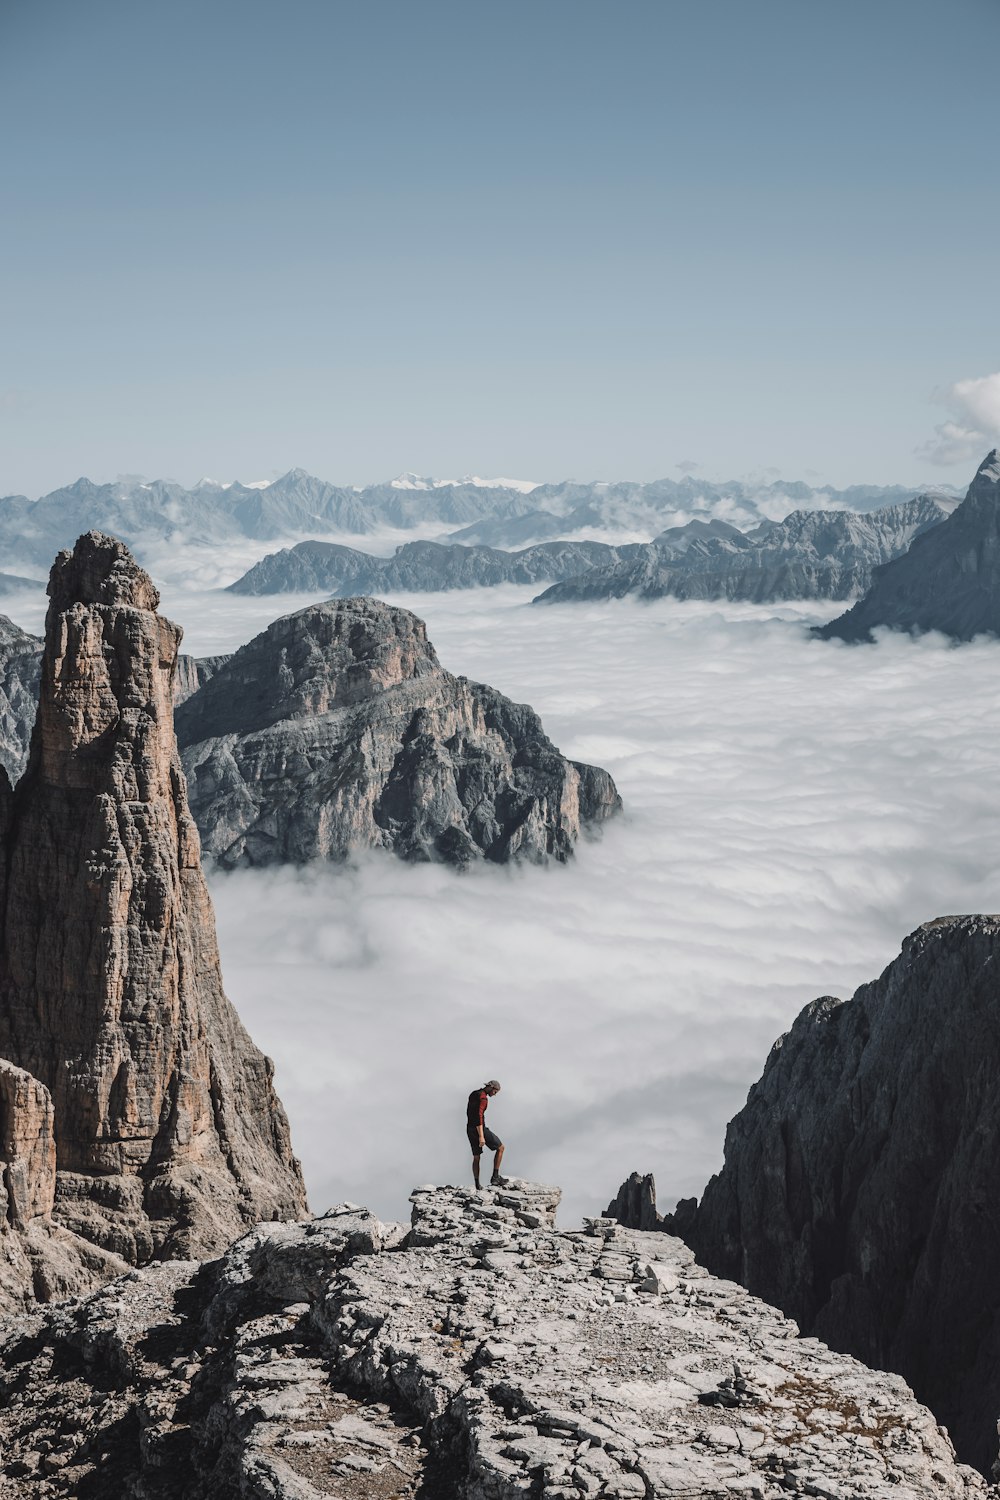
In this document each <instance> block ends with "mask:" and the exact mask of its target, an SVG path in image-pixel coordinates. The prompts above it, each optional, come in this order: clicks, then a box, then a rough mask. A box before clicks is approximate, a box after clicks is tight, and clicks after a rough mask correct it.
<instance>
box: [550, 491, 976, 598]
mask: <svg viewBox="0 0 1000 1500" xmlns="http://www.w3.org/2000/svg"><path fill="white" fill-rule="evenodd" d="M951 506H952V502H951V500H950V499H949V498H947V497H944V496H935V495H918V496H916V497H915V498H914V499H912V500H908V501H907V502H906V503H905V504H903V505H893V506H887V507H885V508H884V509H882V510H876V511H873V512H872V513H871V514H869V515H859V514H857V513H856V512H853V511H802V510H798V511H793V512H792V514H791V515H789V516H786V518H785V519H784V520H783V521H781V522H777V523H775V522H766V523H764V524H762V525H761V526H759V527H758V528H757V529H756V530H755V531H751V532H749V533H744V532H741V531H737V530H736V528H735V527H733V526H728V525H726V524H725V523H723V522H721V521H718V520H716V521H714V522H712V523H711V524H707V523H705V522H701V521H694V522H691V523H689V524H688V525H687V526H683V527H675V528H672V529H671V530H668V531H664V532H661V533H660V535H659V536H657V537H656V538H655V539H654V541H653V542H652V543H650V545H649V546H648V547H643V548H640V549H637V551H636V552H635V554H634V555H633V556H632V557H631V558H629V559H627V560H625V561H624V562H620V563H615V564H613V565H611V566H609V567H594V568H591V570H590V571H589V572H588V573H585V574H583V575H582V576H581V577H579V578H575V579H571V580H569V581H568V582H565V583H558V584H554V585H553V586H552V587H551V588H549V589H546V591H545V592H544V593H543V594H540V595H539V597H538V599H537V600H536V601H535V602H536V603H541V604H560V603H569V602H573V601H574V600H581V599H621V598H625V597H626V596H634V597H635V598H639V599H661V598H664V597H666V596H667V595H670V596H671V597H673V598H677V599H732V600H739V601H743V602H747V603H752V604H760V603H765V602H767V601H769V600H775V599H850V598H855V597H857V596H858V595H859V594H861V593H863V592H864V591H865V589H866V588H867V587H868V586H869V584H870V583H871V580H872V577H873V574H874V572H875V569H876V568H878V567H879V566H880V565H881V564H883V563H885V562H888V561H889V560H890V559H892V558H895V557H898V556H899V555H900V554H901V553H902V552H905V550H906V548H907V547H909V546H910V544H911V542H912V541H913V539H914V538H915V537H919V536H921V535H923V534H924V533H925V532H928V531H929V530H930V529H931V528H934V527H937V526H939V525H940V524H941V523H942V522H943V521H944V520H945V518H946V517H947V516H948V514H949V512H950V510H951Z"/></svg>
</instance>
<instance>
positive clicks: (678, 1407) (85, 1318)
mask: <svg viewBox="0 0 1000 1500" xmlns="http://www.w3.org/2000/svg"><path fill="white" fill-rule="evenodd" d="M558 1198H559V1192H558V1189H551V1188H545V1187H542V1186H540V1185H538V1184H531V1183H524V1182H518V1181H514V1182H512V1183H508V1184H507V1186H506V1187H504V1188H501V1189H499V1190H496V1191H493V1190H487V1191H485V1192H482V1193H475V1192H473V1191H471V1190H468V1189H463V1188H436V1189H435V1188H431V1187H423V1188H418V1189H417V1190H416V1191H415V1192H414V1195H413V1199H412V1202H413V1215H412V1225H411V1226H410V1227H409V1228H407V1227H406V1226H403V1225H386V1224H382V1223H380V1222H379V1221H378V1220H377V1219H376V1218H375V1217H374V1216H373V1215H372V1214H370V1213H368V1212H367V1211H366V1210H364V1209H358V1208H357V1207H355V1206H353V1205H344V1206H343V1207H341V1208H337V1209H334V1210H332V1211H331V1212H330V1213H328V1214H324V1215H323V1216H322V1217H321V1218H319V1219H317V1220H315V1221H314V1222H312V1223H311V1224H283V1225H262V1226H261V1227H260V1228H258V1229H257V1230H254V1231H253V1232H251V1233H250V1234H249V1235H247V1236H246V1237H245V1238H244V1239H242V1240H241V1241H239V1242H238V1243H237V1244H235V1245H234V1246H233V1247H232V1248H231V1249H230V1250H229V1251H228V1252H227V1254H226V1255H225V1256H224V1257H223V1258H222V1259H221V1260H219V1261H216V1262H214V1263H213V1264H210V1265H207V1266H200V1267H199V1266H191V1265H167V1266H155V1267H147V1268H145V1269H143V1270H140V1271H134V1272H132V1273H131V1275H129V1276H127V1277H124V1278H122V1279H121V1280H119V1281H117V1282H115V1283H114V1284H113V1285H112V1286H110V1287H107V1288H106V1289H104V1290H103V1291H102V1292H100V1293H98V1294H96V1295H95V1296H92V1297H91V1298H90V1299H89V1300H86V1301H80V1302H75V1303H69V1304H66V1305H64V1306H63V1307H60V1308H56V1309H51V1310H46V1311H45V1312H43V1313H40V1314H38V1315H36V1316H34V1317H31V1318H27V1319H24V1320H22V1321H21V1323H20V1324H18V1325H15V1326H8V1327H7V1329H6V1330H5V1331H4V1332H3V1334H2V1335H0V1340H2V1345H0V1347H2V1360H0V1463H2V1466H3V1469H4V1472H5V1475H6V1476H7V1479H8V1482H9V1483H14V1484H16V1485H17V1494H18V1495H19V1496H24V1497H26V1500H31V1497H33V1496H36V1495H37V1496H39V1500H40V1497H42V1496H43V1495H44V1496H46V1497H52V1500H56V1497H67V1500H69V1497H73V1500H78V1497H79V1500H97V1497H99V1496H105V1495H123V1496H126V1495H127V1496H137V1497H138V1496H142V1497H143V1500H178V1497H183V1500H219V1497H229V1500H237V1497H239V1500H251V1497H252V1500H262V1497H267V1500H320V1497H330V1500H333V1497H337V1500H378V1497H382V1500H389V1497H392V1496H398V1497H402V1496H423V1497H425V1500H525V1497H528V1496H539V1497H541V1496H544V1497H545V1500H580V1497H583V1496H593V1497H603V1500H666V1497H679V1496H720V1497H721V1496H726V1495H728V1496H740V1495H745V1496H751V1497H756V1500H787V1497H788V1496H789V1495H811V1496H820V1497H826V1500H852V1497H858V1500H890V1497H891V1500H915V1497H924V1496H927V1497H930V1496H934V1497H938V1500H973V1497H977V1496H978V1497H983V1500H986V1497H987V1496H988V1495H990V1494H993V1493H994V1492H993V1491H990V1490H989V1489H988V1488H987V1486H986V1485H985V1483H984V1482H983V1480H982V1478H981V1477H980V1476H979V1475H978V1474H977V1473H975V1472H974V1471H972V1470H970V1469H968V1468H965V1467H963V1466H962V1465H960V1464H957V1463H956V1462H955V1459H954V1454H953V1452H952V1449H951V1445H950V1443H949V1441H948V1438H947V1436H946V1435H945V1434H944V1433H943V1431H942V1430H941V1429H940V1428H939V1427H938V1425H937V1423H936V1422H935V1420H934V1417H933V1416H932V1415H931V1413H930V1412H929V1411H927V1410H926V1409H925V1408H923V1407H921V1406H919V1405H918V1404H917V1403H916V1401H915V1400H914V1398H913V1396H912V1394H911V1392H910V1391H909V1390H908V1389H907V1387H906V1385H905V1384H904V1383H903V1381H902V1380H901V1379H900V1378H899V1377H898V1376H894V1375H885V1374H877V1373H875V1372H873V1371H871V1370H867V1369H865V1368H864V1367H863V1366H862V1365H860V1364H858V1363H857V1362H856V1361H855V1360H853V1359H849V1358H847V1357H845V1356H844V1355H838V1354H834V1353H832V1352H831V1351H830V1350H829V1349H828V1348H826V1347H825V1346H824V1345H823V1344H821V1343H819V1342H818V1341H817V1340H815V1339H804V1340H803V1339H800V1338H798V1337H797V1330H796V1328H795V1325H794V1324H793V1323H791V1322H789V1321H788V1320H787V1319H785V1318H784V1317H783V1316H782V1314H781V1313H780V1312H777V1311H775V1309H773V1308H770V1307H767V1306H765V1305H764V1304H763V1303H762V1302H758V1301H757V1300H756V1298H754V1297H752V1296H750V1295H749V1294H748V1293H747V1292H745V1291H744V1290H743V1289H742V1288H741V1287H738V1286H735V1285H734V1284H733V1283H732V1282H727V1281H719V1280H716V1279H715V1278H714V1277H712V1276H710V1275H708V1273H707V1272H705V1271H704V1270H702V1268H701V1267H700V1266H698V1265H696V1264H695V1263H694V1260H693V1257H692V1255H691V1252H690V1251H689V1250H688V1249H687V1248H686V1247H685V1246H684V1245H683V1244H682V1243H681V1242H680V1241H679V1240H676V1239H673V1238H671V1237H669V1236H666V1235H662V1234H656V1235H654V1234H637V1233H630V1232H627V1231H624V1230H621V1229H619V1228H617V1227H616V1226H615V1225H614V1224H612V1223H611V1222H610V1221H607V1220H602V1219H597V1220H591V1221H589V1222H587V1223H586V1224H585V1225H584V1227H583V1228H582V1229H579V1230H569V1231H559V1230H557V1229H555V1228H554V1227H553V1223H552V1219H553V1214H554V1209H555V1205H556V1203H557V1202H558Z"/></svg>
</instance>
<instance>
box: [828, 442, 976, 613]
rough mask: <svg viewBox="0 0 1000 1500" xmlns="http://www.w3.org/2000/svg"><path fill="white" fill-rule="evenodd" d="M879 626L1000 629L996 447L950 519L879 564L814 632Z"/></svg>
mask: <svg viewBox="0 0 1000 1500" xmlns="http://www.w3.org/2000/svg"><path fill="white" fill-rule="evenodd" d="M880 625H881V626H884V625H888V626H891V627H892V628H893V629H894V630H907V631H911V632H919V631H924V630H941V631H944V633H945V634H946V635H950V636H954V638H955V639H956V640H960V641H970V640H971V639H972V638H973V636H976V635H983V634H990V635H1000V450H997V449H996V448H994V449H993V451H992V452H991V453H989V454H987V456H986V458H985V459H984V460H983V462H982V463H981V464H980V466H979V470H978V472H977V474H976V477H975V478H974V479H973V481H972V483H971V485H970V486H969V491H968V494H967V495H966V497H965V499H964V500H963V501H962V503H961V505H959V506H958V508H957V509H956V510H955V511H954V512H953V514H952V515H951V516H949V518H948V520H947V521H946V522H944V523H942V525H941V526H938V527H935V528H934V529H933V530H932V531H928V532H927V533H925V535H923V536H921V537H919V538H918V539H917V541H916V542H915V543H914V545H913V546H912V547H911V548H910V550H909V552H907V553H906V554H905V555H904V556H902V557H899V558H897V559H896V561H895V562H892V563H890V564H889V565H888V566H886V567H884V568H880V569H879V570H878V572H877V573H876V575H875V577H874V579H873V580H872V584H871V587H870V589H869V590H868V592H867V593H866V594H865V597H864V598H863V599H861V600H860V601H859V602H858V603H857V604H856V605H855V606H854V608H853V609H850V610H848V612H847V613H846V614H844V615H840V616H839V617H838V618H837V619H836V620H832V621H831V622H830V624H829V625H825V626H823V628H822V629H821V630H820V631H819V632H818V634H819V635H821V636H823V637H824V638H825V639H827V640H829V639H832V638H839V639H840V640H845V641H867V640H870V639H871V633H872V631H873V630H875V629H877V628H878V627H879V626H880Z"/></svg>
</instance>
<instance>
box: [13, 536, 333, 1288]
mask: <svg viewBox="0 0 1000 1500" xmlns="http://www.w3.org/2000/svg"><path fill="white" fill-rule="evenodd" d="M49 596H50V604H49V610H48V615H47V619H46V635H45V649H44V653H43V661H42V680H41V692H40V701H39V709H38V716H37V719H36V723H35V727H34V731H33V736H32V742H31V750H30V755H29V760H28V767H27V770H26V771H25V774H24V776H23V777H22V778H21V780H20V781H19V783H18V785H17V789H16V791H15V792H13V793H11V792H10V789H9V786H7V787H6V788H4V789H3V794H2V796H0V837H2V843H3V853H4V859H3V862H2V869H0V913H2V917H0V940H2V955H0V1056H2V1057H7V1058H9V1059H10V1060H11V1061H12V1062H14V1063H16V1064H17V1065H18V1066H19V1067H22V1068H26V1069H27V1070H28V1071H29V1072H30V1073H31V1074H32V1075H33V1076H34V1077H35V1078H36V1079H38V1080H40V1081H41V1083H43V1084H44V1085H45V1087H46V1088H47V1089H48V1091H49V1093H50V1094H51V1098H52V1106H53V1109H54V1135H55V1144H56V1166H57V1171H56V1184H55V1207H54V1216H55V1218H56V1219H57V1220H58V1221H59V1222H61V1223H63V1224H65V1225H66V1226H68V1227H70V1228H71V1229H73V1230H74V1231H76V1232H78V1233H79V1234H81V1235H83V1236H85V1237H87V1238H89V1239H91V1240H92V1241H94V1242H95V1243H96V1244H99V1245H101V1246H103V1247H105V1248H106V1249H108V1250H111V1251H114V1252H115V1253H117V1254H119V1255H121V1256H123V1257H124V1258H125V1259H126V1260H128V1261H130V1262H132V1263H133V1264H135V1263H141V1262H143V1261H145V1260H147V1259H149V1258H150V1257H151V1256H155V1255H180V1256H192V1255H205V1254H209V1253H212V1252H216V1251H218V1250H221V1249H222V1248H223V1247H224V1246H225V1245H226V1244H227V1243H228V1242H229V1241H230V1240H231V1239H232V1238H233V1237H234V1235H236V1234H238V1233H239V1232H240V1231H241V1230H242V1229H244V1228H245V1227H246V1226H247V1225H249V1224H252V1223H255V1222H256V1221H257V1220H259V1219H261V1218H266V1219H270V1218H277V1217H280V1218H286V1217H294V1216H295V1215H297V1214H300V1213H301V1212H302V1211H303V1210H304V1207H305V1199H304V1192H303V1187H302V1180H301V1175H300V1172H299V1168H298V1163H297V1162H296V1161H295V1159H294V1157H293V1156H292V1153H291V1147H290V1143H289V1136H288V1127H287V1122H286V1120H285V1116H284V1112H283V1110H282V1108H281V1105H280V1103H279V1101H278V1099H277V1098H276V1096H275V1093H274V1090H273V1087H272V1081H271V1079H272V1067H271V1064H270V1062H269V1060H268V1059H267V1058H265V1057H263V1056H262V1055H261V1053H259V1052H258V1051H257V1050H256V1048H255V1047H254V1046H253V1044H252V1043H251V1041H250V1039H249V1037H248V1036H247V1035H246V1033H245V1032H244V1030H243V1028H242V1026H241V1025H240V1023H239V1020H238V1018H237V1016H236V1014H235V1012H234V1011H233V1009H232V1007H231V1005H230V1004H229V1002H228V1000H227V999H226V997H225V995H224V993H223V990H222V980H221V974H220V969H219V957H218V951H217V948H216V939H215V923H214V917H213V913H212V907H211V903H210V901H209V897H208V892H207V890H206V887H205V883H204V880H203V877H202V873H201V866H200V853H199V843H198V835H197V831H196V829H195V826H194V823H193V820H192V818H191V816H190V813H189V811H188V805H187V794H186V788H185V784H184V777H183V775H182V773H181V769H180V763H179V760H178V756H177V747H176V741H175V739H174V731H173V709H172V690H173V676H174V671H175V663H176V658H177V648H178V643H179V641H180V635H181V632H180V630H179V628H178V627H177V626H176V625H174V624H172V623H171V622H170V621H169V620H166V619H164V618H163V617H162V616H161V615H159V614H157V613H156V606H157V604H158V602H159V596H158V594H157V591H156V589H155V588H154V587H153V584H152V582H151V581H150V579H149V577H148V575H147V574H146V573H145V572H144V571H143V570H142V569H141V568H140V567H139V566H138V564H137V563H136V562H135V561H134V559H133V558H132V556H131V554H130V553H129V552H128V550H127V548H125V547H124V546H123V545H122V544H121V543H120V542H117V541H115V540H114V539H113V538H111V537H107V536H103V535H101V534H100V533H99V532H88V533H87V534H86V535H85V536H82V537H81V538H80V539H79V541H78V542H77V544H76V547H75V548H74V549H73V551H72V552H64V553H61V554H60V555H59V557H58V558H57V559H56V562H55V565H54V567H53V569H52V574H51V578H50V582H49Z"/></svg>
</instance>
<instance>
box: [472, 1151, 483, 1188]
mask: <svg viewBox="0 0 1000 1500" xmlns="http://www.w3.org/2000/svg"><path fill="white" fill-rule="evenodd" d="M482 1159H483V1158H482V1156H481V1155H480V1153H479V1152H478V1151H477V1152H476V1154H475V1156H474V1157H473V1158H472V1180H473V1182H474V1183H475V1184H476V1187H478V1186H479V1163H480V1162H481V1161H482Z"/></svg>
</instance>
